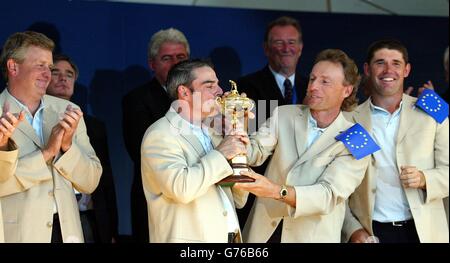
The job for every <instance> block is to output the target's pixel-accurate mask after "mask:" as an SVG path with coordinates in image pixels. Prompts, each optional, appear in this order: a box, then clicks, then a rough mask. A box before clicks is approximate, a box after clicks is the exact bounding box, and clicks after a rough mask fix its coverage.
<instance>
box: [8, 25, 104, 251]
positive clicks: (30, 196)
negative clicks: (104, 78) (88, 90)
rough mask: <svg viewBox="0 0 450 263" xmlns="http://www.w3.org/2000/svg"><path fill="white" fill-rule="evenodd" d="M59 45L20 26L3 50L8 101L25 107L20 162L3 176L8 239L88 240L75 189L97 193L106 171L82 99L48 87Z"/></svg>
mask: <svg viewBox="0 0 450 263" xmlns="http://www.w3.org/2000/svg"><path fill="white" fill-rule="evenodd" d="M53 47H54V43H53V41H52V40H50V39H49V38H47V37H46V36H45V35H43V34H41V33H37V32H32V31H26V32H18V33H14V34H13V35H11V36H10V37H9V38H8V39H7V40H6V42H5V44H4V46H3V50H2V53H1V56H0V65H1V69H2V73H3V74H4V76H5V78H6V80H7V84H8V85H7V88H6V89H5V90H4V91H3V92H2V93H1V94H0V105H4V104H5V103H8V104H9V105H10V107H9V111H10V112H11V113H13V114H14V113H15V114H18V113H19V112H21V111H22V112H24V114H25V119H24V121H22V122H21V123H20V124H18V125H17V129H16V131H15V132H14V134H12V136H11V137H10V140H11V141H13V142H14V144H15V149H11V150H13V151H11V153H10V155H9V158H8V161H9V162H11V163H15V164H16V165H15V167H14V169H12V170H10V171H2V173H7V174H3V175H2V181H1V182H0V196H1V203H2V209H3V218H4V230H5V241H6V242H13V243H18V242H27V243H30V242H43V243H47V242H55V243H59V242H83V233H82V230H81V224H80V217H79V212H78V207H77V202H76V198H75V194H74V191H73V190H74V188H75V189H76V190H78V191H79V192H81V193H91V192H92V191H94V189H95V188H96V187H97V185H98V182H99V180H100V175H101V173H102V167H101V164H100V161H99V159H98V158H97V156H96V154H95V151H94V149H93V148H92V146H91V144H90V143H89V138H88V136H87V133H86V126H85V124H84V120H83V113H82V112H81V110H80V109H79V107H78V106H77V105H75V104H73V103H71V102H69V101H67V100H63V99H59V98H56V97H53V96H48V95H45V92H46V90H47V86H48V84H49V83H50V79H51V69H52V68H53V58H52V50H53ZM2 111H3V110H2Z"/></svg>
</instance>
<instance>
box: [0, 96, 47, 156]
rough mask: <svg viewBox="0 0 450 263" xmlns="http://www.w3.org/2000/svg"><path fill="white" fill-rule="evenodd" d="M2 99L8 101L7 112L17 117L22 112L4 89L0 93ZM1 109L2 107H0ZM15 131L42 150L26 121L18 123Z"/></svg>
mask: <svg viewBox="0 0 450 263" xmlns="http://www.w3.org/2000/svg"><path fill="white" fill-rule="evenodd" d="M2 97H3V98H4V101H8V103H9V112H11V113H13V114H16V115H18V114H19V113H20V111H22V110H23V109H22V107H21V106H20V105H19V104H18V103H17V102H16V101H15V100H14V99H13V98H11V96H10V95H9V96H8V94H7V93H6V88H5V90H4V91H3V93H2ZM1 107H3V105H1ZM24 111H25V110H24ZM17 129H18V130H20V131H21V132H22V133H23V134H24V135H25V136H27V137H28V138H30V139H31V140H32V141H33V142H34V143H35V144H36V145H37V146H39V148H42V142H41V139H39V137H38V136H37V134H36V132H35V131H34V129H33V127H32V126H31V124H30V123H29V122H28V120H26V119H25V120H23V121H22V122H21V123H19V125H18V126H17Z"/></svg>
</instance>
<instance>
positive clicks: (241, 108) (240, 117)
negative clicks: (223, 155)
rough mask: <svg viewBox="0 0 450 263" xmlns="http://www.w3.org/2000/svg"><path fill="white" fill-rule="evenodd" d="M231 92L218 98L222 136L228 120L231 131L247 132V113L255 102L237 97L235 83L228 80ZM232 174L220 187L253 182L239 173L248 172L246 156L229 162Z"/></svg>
mask: <svg viewBox="0 0 450 263" xmlns="http://www.w3.org/2000/svg"><path fill="white" fill-rule="evenodd" d="M230 83H231V92H230V94H229V95H228V96H226V97H222V98H221V97H218V98H217V99H216V102H217V104H218V105H219V106H220V110H221V113H222V127H223V128H222V134H225V125H224V124H225V120H229V122H230V125H231V127H230V128H231V131H239V130H241V129H243V131H245V132H247V131H248V113H249V111H250V110H251V109H252V108H253V107H254V106H255V102H254V101H253V100H251V99H249V98H247V97H245V96H241V95H239V92H238V90H237V85H236V82H234V81H232V80H230ZM230 164H231V167H232V168H233V174H232V175H230V176H228V177H226V178H224V179H222V180H221V181H220V182H219V184H220V185H232V184H234V183H248V182H254V181H255V180H254V179H253V178H250V177H248V176H245V175H241V174H240V172H241V171H248V170H249V168H248V162H247V155H245V154H240V155H237V156H235V157H234V158H233V159H231V160H230Z"/></svg>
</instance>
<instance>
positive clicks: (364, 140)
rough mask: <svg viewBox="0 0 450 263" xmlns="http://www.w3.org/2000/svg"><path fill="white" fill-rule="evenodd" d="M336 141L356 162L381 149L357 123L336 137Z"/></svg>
mask: <svg viewBox="0 0 450 263" xmlns="http://www.w3.org/2000/svg"><path fill="white" fill-rule="evenodd" d="M336 140H338V141H341V142H342V143H343V144H344V145H345V147H347V149H348V150H349V151H350V153H351V154H352V155H353V156H354V157H355V158H356V160H359V159H361V158H364V157H366V156H367V155H369V154H372V153H374V152H376V151H378V150H380V149H381V148H380V146H378V144H376V143H375V141H374V140H373V139H372V137H371V136H370V134H369V133H368V132H367V131H366V130H365V129H364V128H363V127H362V126H361V125H360V124H359V123H357V124H355V125H353V126H352V127H350V128H349V129H348V130H346V131H345V132H343V133H341V134H339V135H338V136H336Z"/></svg>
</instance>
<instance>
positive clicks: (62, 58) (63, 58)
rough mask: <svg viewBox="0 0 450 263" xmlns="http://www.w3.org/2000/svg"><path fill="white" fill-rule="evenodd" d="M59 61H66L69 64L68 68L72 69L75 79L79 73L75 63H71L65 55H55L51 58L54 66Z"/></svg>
mask: <svg viewBox="0 0 450 263" xmlns="http://www.w3.org/2000/svg"><path fill="white" fill-rule="evenodd" d="M59 61H66V62H67V63H69V64H70V66H71V67H72V68H73V70H74V71H75V78H77V77H78V74H79V71H78V67H77V65H76V64H75V62H73V60H72V59H71V58H70V57H69V56H67V55H65V54H56V55H54V56H53V64H56V63H57V62H59Z"/></svg>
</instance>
